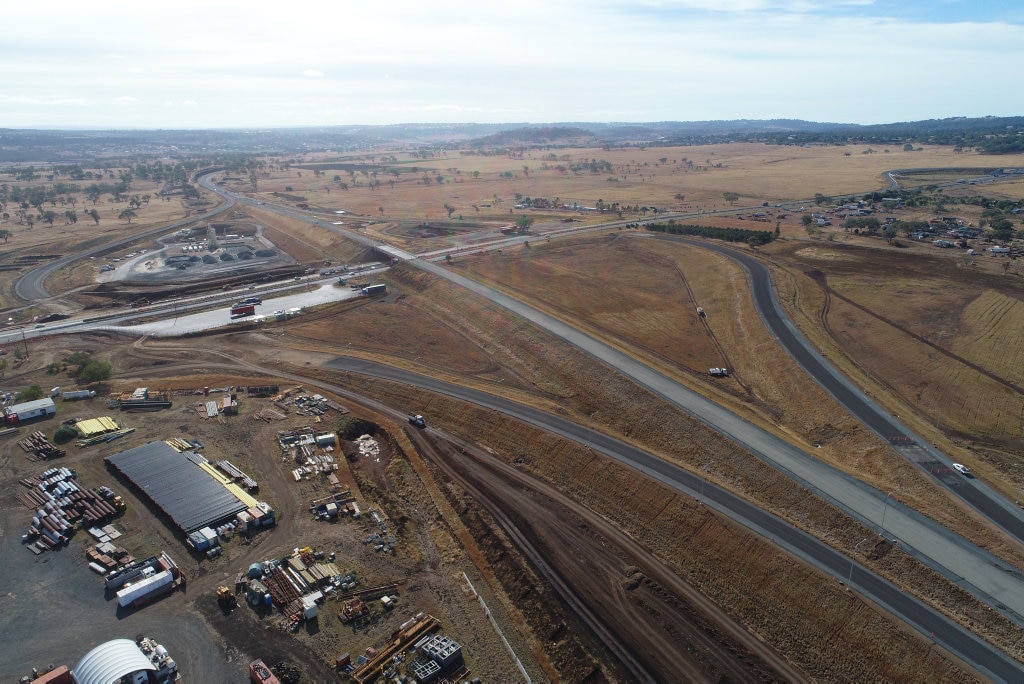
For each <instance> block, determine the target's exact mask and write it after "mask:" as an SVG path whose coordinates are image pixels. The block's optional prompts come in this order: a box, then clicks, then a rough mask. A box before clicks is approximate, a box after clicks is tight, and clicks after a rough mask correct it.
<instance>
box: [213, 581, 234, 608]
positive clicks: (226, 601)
mask: <svg viewBox="0 0 1024 684" xmlns="http://www.w3.org/2000/svg"><path fill="white" fill-rule="evenodd" d="M217 605H219V606H220V607H221V610H224V611H229V610H231V609H232V608H234V607H235V606H237V605H238V600H237V599H235V594H234V592H233V591H231V590H230V589H228V588H227V587H217Z"/></svg>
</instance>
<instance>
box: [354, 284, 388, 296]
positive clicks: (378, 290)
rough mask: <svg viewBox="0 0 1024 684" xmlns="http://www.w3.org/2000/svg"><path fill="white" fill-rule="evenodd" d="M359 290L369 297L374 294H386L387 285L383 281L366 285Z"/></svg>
mask: <svg viewBox="0 0 1024 684" xmlns="http://www.w3.org/2000/svg"><path fill="white" fill-rule="evenodd" d="M360 292H362V293H363V294H364V295H367V296H369V297H373V296H374V295H382V294H387V293H388V286H387V285H385V284H384V283H379V284H377V285H367V286H366V287H364V288H363V289H362V290H360Z"/></svg>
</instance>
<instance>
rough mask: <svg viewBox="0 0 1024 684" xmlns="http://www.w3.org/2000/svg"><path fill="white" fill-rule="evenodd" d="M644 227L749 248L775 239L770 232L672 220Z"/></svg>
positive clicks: (648, 224) (658, 231) (654, 230)
mask: <svg viewBox="0 0 1024 684" xmlns="http://www.w3.org/2000/svg"><path fill="white" fill-rule="evenodd" d="M644 227H645V228H647V230H650V231H653V232H656V233H667V234H669V235H693V236H696V237H705V238H712V239H714V240H724V241H725V242H746V243H747V244H748V245H750V246H751V247H757V246H759V245H767V244H768V243H769V242H771V241H772V240H774V239H775V234H774V233H772V232H771V231H770V230H746V229H744V228H716V227H714V226H698V225H693V224H683V223H676V222H675V221H674V220H669V221H668V222H667V223H647V224H644Z"/></svg>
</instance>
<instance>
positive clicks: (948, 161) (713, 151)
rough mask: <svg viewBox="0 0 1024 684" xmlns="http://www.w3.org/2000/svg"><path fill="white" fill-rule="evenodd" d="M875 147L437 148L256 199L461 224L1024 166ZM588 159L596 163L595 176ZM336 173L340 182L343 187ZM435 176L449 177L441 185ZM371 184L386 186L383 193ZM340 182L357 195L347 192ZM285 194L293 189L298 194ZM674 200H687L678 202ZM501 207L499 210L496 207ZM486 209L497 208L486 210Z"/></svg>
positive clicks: (839, 189) (803, 192) (286, 173)
mask: <svg viewBox="0 0 1024 684" xmlns="http://www.w3.org/2000/svg"><path fill="white" fill-rule="evenodd" d="M869 150H871V148H869V147H867V146H860V145H847V146H813V147H797V146H772V145H762V144H754V143H735V144H730V145H713V146H691V147H650V148H627V149H596V148H595V149H556V150H551V151H544V152H541V151H528V152H526V153H525V154H524V156H523V157H522V158H518V157H517V158H511V157H508V156H503V155H495V156H479V155H470V154H460V153H458V152H456V151H451V152H448V153H445V152H444V151H440V152H439V153H438V156H435V157H433V158H427V159H415V158H410V157H409V156H408V155H404V156H403V155H402V154H401V153H400V152H396V153H395V157H396V159H397V163H391V162H383V161H381V156H370V157H367V156H366V155H352V156H351V157H346V158H343V160H342V161H341V162H339V164H338V166H339V168H338V169H335V170H331V169H330V168H329V162H326V161H325V160H324V159H323V158H322V157H318V158H311V159H310V162H315V163H318V164H322V165H323V166H322V167H321V168H323V171H322V175H314V173H313V171H312V170H311V168H299V165H298V164H297V165H296V166H294V167H292V168H289V169H284V170H280V171H278V170H274V171H271V172H269V174H268V177H266V178H263V179H261V180H260V181H259V185H258V190H259V192H258V194H259V195H263V196H265V198H266V199H267V200H268V201H270V200H273V199H274V197H273V193H274V192H278V193H285V194H292V195H296V196H301V197H303V198H304V199H305V201H307V202H308V203H309V204H310V205H311V206H316V207H322V208H324V209H328V210H331V211H337V210H343V211H347V212H349V213H352V214H356V215H357V216H360V217H365V218H373V219H382V218H387V219H394V220H398V219H402V220H429V221H436V220H440V219H446V218H448V215H447V210H446V209H445V205H448V206H451V207H453V208H454V210H455V211H454V213H453V217H455V216H458V215H462V217H463V219H464V220H467V221H472V220H488V221H497V222H510V219H509V216H510V215H511V214H515V213H518V212H517V210H515V209H514V208H513V205H514V204H515V201H516V200H515V194H516V193H519V194H520V195H522V196H523V197H532V198H536V197H543V198H548V199H554V198H559V199H560V200H561V202H562V203H566V204H570V205H571V204H573V203H574V202H575V203H578V204H579V205H580V206H588V207H593V206H595V205H596V204H597V202H598V200H603V201H604V202H605V203H606V204H612V203H618V204H619V205H620V206H623V207H625V206H633V205H640V206H648V207H659V208H666V209H672V210H686V209H692V210H696V209H698V208H700V209H704V210H712V209H716V208H717V209H722V208H727V207H728V206H729V205H728V204H727V203H726V201H725V200H724V198H723V193H724V192H735V193H737V194H738V195H739V196H740V197H739V200H738V201H737V203H736V204H737V206H758V205H760V204H762V203H763V202H769V203H771V204H774V203H776V202H783V203H788V202H800V201H806V200H807V199H809V198H812V199H813V197H814V196H815V195H816V194H818V193H820V194H822V195H826V196H834V195H845V194H850V193H856V194H861V193H865V192H871V191H873V190H881V189H884V188H887V187H888V185H889V184H888V181H887V180H886V179H885V178H884V172H885V171H888V170H890V169H894V168H908V167H950V166H952V167H989V168H990V167H993V166H1021V165H1024V156H1005V157H1003V156H1001V157H991V156H982V155H977V154H975V153H955V152H953V150H952V149H951V148H947V147H940V146H925V147H924V148H923V149H922V150H921V151H916V152H903V151H902V150H896V149H891V150H885V149H882V150H874V151H870V152H869ZM662 160H664V161H662ZM591 161H594V162H596V163H597V164H596V165H595V167H594V170H593V171H592V170H591V167H590V162H591ZM352 164H359V165H365V167H366V170H367V173H366V174H365V175H364V174H362V173H361V172H359V173H355V174H354V175H352V176H350V175H349V173H348V172H347V171H343V170H341V169H340V167H341V166H342V165H348V166H351V165H352ZM574 165H575V166H578V167H579V169H580V170H579V171H578V172H576V171H573V170H572V167H573V166H574ZM391 169H395V170H397V171H399V175H398V176H394V175H393V174H391V173H390V172H389V170H391ZM371 173H376V176H375V177H374V176H371V175H370V174H371ZM335 176H339V177H340V178H341V180H340V181H335V180H334V177H335ZM438 176H441V179H442V180H441V182H440V183H438V182H437V177H438ZM372 180H376V181H377V182H378V184H377V185H374V184H373V183H371V181H372ZM341 183H344V184H345V185H347V187H348V189H347V190H342V189H341V187H340V184H341ZM371 186H373V187H371ZM999 186H1000V187H1001V186H1002V184H999ZM287 187H291V188H292V191H291V192H290V193H288V192H287ZM971 187H972V188H973V187H974V186H971ZM1013 187H1015V188H1016V190H1007V191H1006V192H1008V193H1009V194H1010V195H1013V194H1015V193H1019V192H1020V190H1019V188H1020V184H1019V183H1017V184H1015V185H1014V186H1013ZM239 189H244V187H243V186H239ZM250 189H251V188H250ZM986 192H989V189H988V188H987V187H986ZM677 195H682V196H683V197H684V199H683V200H679V199H678V198H677ZM496 199H497V200H500V204H496ZM485 204H490V205H492V206H490V207H484V206H483V205H485ZM474 205H475V206H476V208H474ZM382 208H383V210H384V211H383V212H381V211H380V209H382ZM510 210H511V212H510ZM531 215H532V214H531ZM538 215H540V214H538ZM344 218H345V217H344V216H341V217H340V219H341V220H344Z"/></svg>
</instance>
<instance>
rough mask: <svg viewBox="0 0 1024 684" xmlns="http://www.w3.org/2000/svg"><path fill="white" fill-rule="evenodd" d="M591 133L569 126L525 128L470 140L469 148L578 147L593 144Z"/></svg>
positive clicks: (593, 139) (593, 138) (593, 137)
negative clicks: (519, 146)
mask: <svg viewBox="0 0 1024 684" xmlns="http://www.w3.org/2000/svg"><path fill="white" fill-rule="evenodd" d="M595 140H596V138H595V136H594V134H593V133H591V132H590V131H588V130H585V129H583V128H576V127H570V126H542V127H540V128H533V127H525V128H513V129H510V130H507V131H500V132H498V133H492V134H491V135H488V136H484V137H483V138H475V139H473V140H470V141H469V143H468V145H469V146H470V147H502V146H515V145H526V146H531V147H532V146H538V145H580V144H587V143H593V142H594V141H595Z"/></svg>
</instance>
